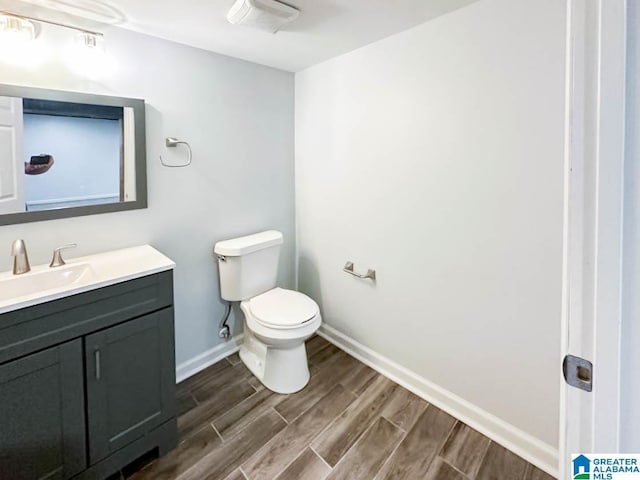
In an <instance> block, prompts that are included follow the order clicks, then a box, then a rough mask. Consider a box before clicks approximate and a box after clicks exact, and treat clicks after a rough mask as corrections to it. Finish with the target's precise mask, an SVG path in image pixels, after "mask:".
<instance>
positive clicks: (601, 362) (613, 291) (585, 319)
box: [559, 0, 626, 478]
mask: <svg viewBox="0 0 640 480" xmlns="http://www.w3.org/2000/svg"><path fill="white" fill-rule="evenodd" d="M567 21H568V32H569V35H568V36H567V39H568V45H567V52H568V55H567V103H566V105H567V116H566V120H567V121H566V127H567V128H566V139H567V140H566V146H567V148H566V161H565V178H566V182H565V187H566V188H565V242H564V243H565V248H564V252H565V255H564V269H563V270H564V275H563V276H564V281H563V319H562V351H563V355H567V357H565V358H566V359H567V360H568V361H566V362H565V367H566V368H565V372H564V373H565V374H566V377H567V379H568V381H569V382H570V383H572V384H573V385H569V384H568V383H565V382H563V385H562V388H561V405H560V413H561V424H560V452H559V456H560V462H559V463H560V478H570V477H572V476H573V475H572V470H571V465H570V461H571V458H570V456H571V454H580V453H587V454H588V453H614V452H618V451H619V437H620V435H619V428H620V422H619V414H620V331H621V330H620V325H621V292H622V280H621V279H622V232H623V230H622V227H623V221H622V219H623V208H622V207H623V179H624V175H623V172H624V135H625V131H624V130H625V118H624V117H625V105H624V103H625V74H624V72H625V54H626V49H625V32H626V25H625V23H626V2H625V0H597V1H592V0H569V1H568V10H567Z"/></svg>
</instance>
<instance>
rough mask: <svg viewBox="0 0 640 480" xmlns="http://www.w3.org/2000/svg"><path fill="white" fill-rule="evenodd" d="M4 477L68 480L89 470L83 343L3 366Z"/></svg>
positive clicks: (0, 448) (0, 432)
mask: <svg viewBox="0 0 640 480" xmlns="http://www.w3.org/2000/svg"><path fill="white" fill-rule="evenodd" d="M0 412H2V414H1V415H0V478H3V479H5V478H7V479H9V478H10V479H12V480H39V479H45V478H46V479H47V480H53V479H66V478H71V477H72V476H73V475H75V474H77V473H79V472H80V471H82V470H84V469H85V468H86V454H85V451H86V449H85V417H84V381H83V369H82V341H81V340H74V341H72V342H68V343H65V344H62V345H59V346H57V347H54V348H50V349H48V350H44V351H42V352H39V353H36V354H33V355H29V356H27V357H24V358H21V359H19V360H16V361H14V362H9V363H6V364H4V365H2V366H0Z"/></svg>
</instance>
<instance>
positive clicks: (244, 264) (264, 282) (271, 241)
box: [213, 230, 283, 301]
mask: <svg viewBox="0 0 640 480" xmlns="http://www.w3.org/2000/svg"><path fill="white" fill-rule="evenodd" d="M282 241H283V236H282V233H280V232H278V231H276V230H269V231H267V232H260V233H256V234H254V235H247V236H245V237H238V238H232V239H230V240H224V241H221V242H218V243H216V245H215V247H214V249H213V251H214V252H215V254H216V255H217V256H218V267H219V269H220V295H221V296H222V298H223V299H225V300H228V301H239V300H246V299H248V298H252V297H255V296H256V295H259V294H261V293H263V292H266V291H267V290H271V289H272V288H275V287H276V282H277V279H278V259H279V257H280V246H281V245H282Z"/></svg>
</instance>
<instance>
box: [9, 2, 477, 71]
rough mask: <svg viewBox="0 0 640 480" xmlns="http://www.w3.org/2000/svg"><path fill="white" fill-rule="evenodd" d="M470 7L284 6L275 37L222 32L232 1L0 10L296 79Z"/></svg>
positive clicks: (232, 29) (15, 5) (13, 5)
mask: <svg viewBox="0 0 640 480" xmlns="http://www.w3.org/2000/svg"><path fill="white" fill-rule="evenodd" d="M475 1H477V0H287V2H286V3H288V4H290V5H292V6H294V7H296V8H298V9H299V10H300V16H299V17H298V19H296V20H295V21H294V22H293V23H291V24H289V25H287V26H285V27H284V28H283V30H281V31H280V32H278V33H277V34H275V35H271V34H269V33H265V32H262V31H256V30H252V29H249V28H247V27H242V26H234V25H231V24H229V23H228V22H227V20H226V18H225V15H226V13H227V11H228V10H229V8H230V7H231V5H232V4H233V3H234V0H181V1H179V2H178V1H176V0H109V1H108V2H107V1H102V0H0V7H3V6H4V8H3V9H6V10H8V11H13V13H21V12H22V14H23V15H25V14H26V13H24V12H25V8H24V6H25V5H27V7H29V8H31V9H32V10H33V9H37V10H39V12H38V14H39V18H43V19H44V18H45V17H44V15H46V14H45V13H43V10H45V11H47V12H49V13H50V14H52V15H56V14H58V12H55V11H54V10H57V11H66V12H68V13H73V14H74V15H80V16H83V17H84V19H85V20H87V21H88V22H94V21H96V20H99V21H101V22H108V23H111V24H117V25H118V26H121V27H123V28H126V29H129V30H134V31H137V32H141V33H146V34H149V35H153V36H156V37H160V38H164V39H167V40H172V41H175V42H179V43H183V44H186V45H191V46H194V47H198V48H203V49H206V50H210V51H213V52H218V53H222V54H224V55H230V56H232V57H238V58H242V59H245V60H249V61H251V62H255V63H260V64H263V65H269V66H271V67H275V68H279V69H283V70H288V71H293V72H297V71H300V70H303V69H305V68H307V67H309V66H311V65H315V64H317V63H320V62H322V61H324V60H327V59H329V58H332V57H335V56H337V55H340V54H343V53H346V52H349V51H351V50H354V49H356V48H358V47H361V46H363V45H366V44H368V43H371V42H374V41H376V40H379V39H381V38H384V37H387V36H389V35H392V34H394V33H397V32H401V31H403V30H406V29H408V28H411V27H413V26H416V25H418V24H420V23H423V22H425V21H427V20H430V19H432V18H435V17H438V16H440V15H443V14H445V13H448V12H450V11H453V10H456V9H458V8H461V7H464V6H466V5H468V4H470V3H473V2H475ZM25 2H27V3H25ZM21 5H22V8H19V7H20V6H21ZM36 6H37V7H36ZM29 8H27V10H28V9H29ZM83 10H84V12H85V13H83ZM34 16H36V15H34ZM56 20H57V21H60V19H59V18H57V19H56Z"/></svg>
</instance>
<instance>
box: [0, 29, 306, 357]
mask: <svg viewBox="0 0 640 480" xmlns="http://www.w3.org/2000/svg"><path fill="white" fill-rule="evenodd" d="M50 33H51V31H50V30H49V29H45V34H44V37H43V39H42V40H45V39H46V38H47V35H49V34H50ZM54 33H56V32H54ZM57 35H58V37H61V36H62V33H60V32H57ZM68 37H69V38H68V40H69V41H71V40H72V38H73V33H69V35H68ZM62 41H63V39H62V38H57V37H56V39H55V42H53V44H54V46H55V47H56V48H58V47H59V48H62ZM56 42H57V43H56ZM106 45H107V48H108V51H109V52H110V54H111V55H113V57H114V58H115V61H116V63H117V66H118V69H117V71H116V72H115V73H113V74H111V75H106V76H104V77H101V78H99V79H98V80H97V81H88V80H86V79H84V78H83V77H79V76H76V75H74V74H72V73H71V72H70V70H69V69H67V68H66V67H65V66H64V65H63V64H62V63H60V62H59V61H54V62H52V63H49V64H46V65H43V66H41V67H39V68H35V69H28V68H26V67H10V66H7V65H5V64H0V82H2V83H9V84H22V85H30V86H38V87H46V88H54V89H66V90H73V91H79V92H90V93H103V94H111V95H117V96H125V97H137V98H143V99H145V100H146V102H147V155H148V156H147V162H148V166H147V175H148V184H149V208H148V209H146V210H139V211H133V212H126V213H113V214H106V215H96V216H89V217H80V218H75V219H65V220H56V221H51V222H39V223H32V224H25V225H15V226H6V227H0V270H7V269H9V268H10V257H9V245H10V243H11V242H12V241H13V240H14V239H15V238H18V237H22V238H24V239H25V241H26V243H27V247H28V249H29V256H30V259H31V261H32V263H33V264H39V263H44V262H48V261H49V260H50V256H51V252H52V250H53V248H54V247H56V246H59V245H63V244H65V243H69V242H77V243H78V248H77V250H76V251H73V252H68V253H67V256H69V257H72V256H76V255H82V254H89V253H94V252H101V251H105V250H109V249H114V248H120V247H127V246H131V245H138V244H144V243H150V244H152V245H154V246H155V247H157V248H158V249H160V250H161V251H162V252H164V253H165V254H166V255H168V256H169V257H171V258H172V259H173V260H174V261H175V262H176V263H177V268H176V271H175V306H176V341H177V343H176V348H177V362H178V363H181V362H184V361H186V360H187V359H190V358H192V357H194V356H196V355H198V354H200V353H202V352H204V351H206V350H208V349H210V348H212V347H213V346H215V345H217V344H219V343H220V340H219V339H218V336H217V333H218V322H219V320H220V317H221V316H222V314H223V310H224V309H223V305H222V303H221V301H220V299H219V290H218V278H217V275H218V271H217V266H216V264H215V262H214V259H213V257H212V248H213V244H214V242H215V241H217V240H220V239H224V238H228V237H233V236H237V235H241V234H246V233H252V232H256V231H260V230H264V229H270V228H274V229H278V230H281V231H282V232H283V233H284V236H285V245H284V250H283V254H282V256H281V258H282V265H281V267H282V268H281V280H282V284H283V285H288V286H292V285H293V281H294V279H293V277H294V261H293V257H294V247H293V246H294V242H295V238H294V233H295V232H294V206H293V201H294V181H293V147H294V145H293V108H294V107H293V100H294V97H293V87H294V85H293V75H292V74H290V73H286V72H282V71H279V70H275V69H271V68H267V67H263V66H258V65H255V64H251V63H248V62H245V61H241V60H237V59H232V58H229V57H225V56H221V55H216V54H213V53H209V52H205V51H202V50H198V49H195V48H190V47H186V46H181V45H178V44H174V43H171V42H167V41H163V40H159V39H155V38H152V37H148V36H144V35H140V34H135V33H131V32H126V31H118V30H114V31H112V32H108V33H107V35H106ZM167 136H175V137H178V138H181V139H184V140H187V141H189V142H190V143H191V146H192V147H193V153H194V158H193V165H192V166H191V167H189V168H183V169H168V168H163V167H161V165H160V161H159V159H158V156H159V155H160V154H161V153H162V154H163V155H166V159H167V160H168V161H174V162H180V161H184V151H176V152H170V151H167V149H166V148H165V147H164V139H165V137H167ZM2 252H4V254H1V253H2ZM236 327H240V325H237V326H236ZM238 331H240V330H239V328H236V332H238Z"/></svg>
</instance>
